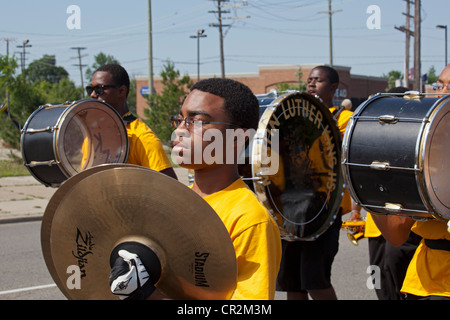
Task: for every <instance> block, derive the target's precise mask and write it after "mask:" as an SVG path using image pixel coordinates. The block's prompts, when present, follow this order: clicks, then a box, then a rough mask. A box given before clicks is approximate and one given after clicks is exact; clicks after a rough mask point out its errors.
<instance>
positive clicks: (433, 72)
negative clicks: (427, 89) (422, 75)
mask: <svg viewBox="0 0 450 320" xmlns="http://www.w3.org/2000/svg"><path fill="white" fill-rule="evenodd" d="M438 79H439V76H437V75H436V69H435V68H434V66H431V67H430V69H429V70H428V80H427V83H428V84H433V83H435V82H436V81H437V80H438Z"/></svg>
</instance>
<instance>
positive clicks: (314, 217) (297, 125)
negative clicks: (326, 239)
mask: <svg viewBox="0 0 450 320" xmlns="http://www.w3.org/2000/svg"><path fill="white" fill-rule="evenodd" d="M340 148H341V138H340V133H339V130H338V127H337V124H336V121H335V120H334V119H333V117H332V115H331V113H330V112H329V110H328V108H327V107H326V106H325V105H324V104H323V103H322V102H321V101H320V100H319V99H317V98H315V97H313V96H311V95H309V94H306V93H302V92H290V93H287V94H284V95H282V96H280V97H279V98H277V99H276V100H274V101H273V102H272V103H271V104H270V105H269V106H268V107H267V108H266V110H265V112H264V114H263V115H262V117H261V120H260V123H259V127H258V131H257V134H256V136H255V139H254V143H253V148H252V171H253V173H252V174H253V177H256V178H258V179H256V180H255V181H254V187H255V191H256V193H257V195H258V197H259V198H260V200H261V201H262V202H263V203H264V205H265V206H266V207H267V208H268V209H269V211H270V212H271V214H272V216H273V217H274V219H275V220H276V222H277V224H278V226H279V228H280V232H281V236H282V238H283V239H286V240H315V239H317V238H318V237H319V236H320V235H321V234H322V233H323V232H325V231H326V230H327V229H328V228H329V226H330V225H331V224H332V223H333V222H334V219H335V218H336V214H337V213H338V209H339V206H340V203H341V200H342V196H343V189H344V186H343V178H342V172H341V166H340V162H339V161H340V153H341V149H340Z"/></svg>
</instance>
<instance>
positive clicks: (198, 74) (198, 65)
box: [190, 29, 207, 81]
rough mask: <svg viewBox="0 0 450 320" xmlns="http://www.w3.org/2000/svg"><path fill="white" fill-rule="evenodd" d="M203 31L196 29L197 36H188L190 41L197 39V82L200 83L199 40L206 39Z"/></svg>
mask: <svg viewBox="0 0 450 320" xmlns="http://www.w3.org/2000/svg"><path fill="white" fill-rule="evenodd" d="M204 33H205V30H203V29H198V31H197V35H195V36H190V38H191V39H197V81H200V38H206V37H207V35H206V34H204Z"/></svg>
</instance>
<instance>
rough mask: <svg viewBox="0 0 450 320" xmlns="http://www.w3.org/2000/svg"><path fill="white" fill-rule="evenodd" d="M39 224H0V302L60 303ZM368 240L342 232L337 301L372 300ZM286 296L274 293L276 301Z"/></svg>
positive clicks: (336, 274) (335, 268)
mask: <svg viewBox="0 0 450 320" xmlns="http://www.w3.org/2000/svg"><path fill="white" fill-rule="evenodd" d="M40 225H41V223H40V221H33V222H16V223H8V224H0V270H1V274H2V281H1V282H0V300H61V299H65V297H64V296H63V295H62V293H61V292H60V291H59V290H58V289H57V288H56V287H55V285H54V282H53V280H52V278H51V276H50V274H49V272H48V270H47V268H46V265H45V262H44V259H43V257H42V251H41V246H40ZM367 267H368V255H367V240H366V239H365V240H362V241H361V242H360V245H359V246H358V247H356V246H353V245H352V244H351V243H350V242H349V241H347V237H346V235H345V233H344V232H342V233H341V245H340V249H339V253H338V255H337V257H336V259H335V263H334V265H333V271H332V281H333V285H334V287H335V289H336V293H337V295H338V298H339V299H343V300H373V299H376V296H375V293H374V292H373V290H370V289H368V288H367V286H366V281H367V279H368V277H369V275H368V274H367V273H366V269H367ZM285 298H286V295H285V294H284V293H282V292H277V294H276V299H277V300H284V299H285Z"/></svg>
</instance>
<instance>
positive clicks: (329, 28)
mask: <svg viewBox="0 0 450 320" xmlns="http://www.w3.org/2000/svg"><path fill="white" fill-rule="evenodd" d="M341 11H342V10H331V0H328V11H319V13H326V14H328V32H329V35H330V67H333V19H332V16H333V13H336V12H341Z"/></svg>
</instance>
